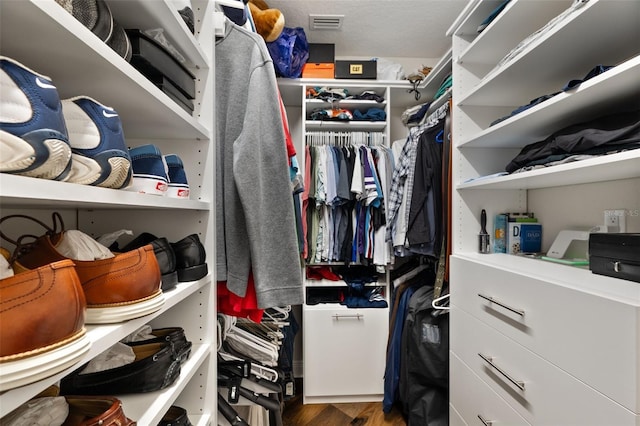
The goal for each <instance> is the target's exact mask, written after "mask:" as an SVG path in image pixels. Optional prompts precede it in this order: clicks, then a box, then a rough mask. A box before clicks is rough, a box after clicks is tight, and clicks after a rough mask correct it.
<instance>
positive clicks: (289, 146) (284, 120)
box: [278, 91, 296, 165]
mask: <svg viewBox="0 0 640 426" xmlns="http://www.w3.org/2000/svg"><path fill="white" fill-rule="evenodd" d="M278 100H279V101H280V117H281V118H282V127H283V128H284V139H285V143H286V144H287V157H289V165H291V157H293V156H294V155H296V147H295V146H293V139H292V138H291V131H290V130H289V120H288V119H287V110H286V109H285V107H284V102H283V101H282V96H281V95H280V91H278Z"/></svg>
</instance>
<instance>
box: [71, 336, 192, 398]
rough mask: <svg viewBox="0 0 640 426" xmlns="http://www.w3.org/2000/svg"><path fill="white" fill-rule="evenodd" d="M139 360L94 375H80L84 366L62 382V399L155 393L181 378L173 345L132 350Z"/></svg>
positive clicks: (178, 362) (149, 346) (152, 345)
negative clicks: (65, 397)
mask: <svg viewBox="0 0 640 426" xmlns="http://www.w3.org/2000/svg"><path fill="white" fill-rule="evenodd" d="M132 349H133V351H134V353H135V355H136V359H135V361H134V362H132V363H131V364H127V365H123V366H120V367H116V368H111V369H108V370H103V371H98V372H95V373H87V374H81V372H82V370H83V369H84V366H82V367H81V368H79V369H78V370H76V371H74V372H73V373H71V374H69V375H68V376H66V377H64V378H63V379H62V380H61V381H60V393H61V394H62V395H121V394H132V393H144V392H153V391H156V390H159V389H164V388H166V387H168V386H171V385H172V384H173V383H174V382H175V381H176V379H177V378H178V377H179V376H180V361H179V360H178V357H177V356H176V354H175V353H174V350H173V345H171V344H169V343H167V342H162V343H150V344H146V345H138V346H132Z"/></svg>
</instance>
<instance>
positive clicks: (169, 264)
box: [109, 232, 209, 291]
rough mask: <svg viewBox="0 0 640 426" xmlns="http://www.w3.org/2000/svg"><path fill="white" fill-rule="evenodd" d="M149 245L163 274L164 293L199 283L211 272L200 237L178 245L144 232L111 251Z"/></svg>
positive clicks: (116, 244) (179, 242) (186, 240)
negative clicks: (178, 284) (184, 283)
mask: <svg viewBox="0 0 640 426" xmlns="http://www.w3.org/2000/svg"><path fill="white" fill-rule="evenodd" d="M147 244H151V245H152V246H153V247H154V252H155V254H156V258H157V259H158V264H159V266H160V272H161V273H162V291H167V290H170V289H172V288H174V287H175V286H176V284H177V283H179V282H181V283H182V282H187V281H197V280H199V279H201V278H204V277H205V276H206V275H207V273H208V272H209V271H208V267H207V263H206V261H207V255H206V252H205V249H204V245H203V244H202V242H201V241H200V238H199V237H198V235H197V234H191V235H187V236H186V237H184V238H182V239H181V240H179V241H177V242H175V243H170V242H169V241H168V240H167V239H166V238H165V237H156V236H155V235H153V234H151V233H149V232H143V233H142V234H140V235H138V236H137V237H136V238H134V239H133V240H131V241H130V242H129V243H127V244H126V245H125V246H123V247H122V248H120V247H119V245H118V243H117V242H116V243H113V244H112V245H111V246H110V247H109V248H110V250H111V251H114V252H119V251H122V252H127V251H130V250H134V249H136V248H139V247H142V246H144V245H147Z"/></svg>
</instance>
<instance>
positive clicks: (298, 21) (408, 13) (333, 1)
mask: <svg viewBox="0 0 640 426" xmlns="http://www.w3.org/2000/svg"><path fill="white" fill-rule="evenodd" d="M267 4H268V5H269V7H272V8H277V9H279V10H281V11H282V12H283V14H284V16H285V25H286V26H287V27H302V28H304V31H305V34H306V36H307V39H308V40H309V42H311V43H334V44H335V52H336V56H339V57H381V58H389V57H400V58H401V57H405V58H440V57H441V56H442V55H444V54H445V53H446V52H447V50H448V49H449V47H451V39H450V38H449V37H447V36H446V35H445V33H446V31H447V30H448V29H449V27H450V25H451V24H452V23H453V21H454V20H455V19H456V17H457V16H458V14H459V13H460V12H461V11H462V9H464V7H465V5H466V4H467V0H267ZM310 14H328V15H344V22H343V26H342V29H340V30H337V31H329V30H310V29H309V15H310Z"/></svg>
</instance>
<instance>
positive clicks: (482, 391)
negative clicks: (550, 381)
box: [449, 353, 529, 426]
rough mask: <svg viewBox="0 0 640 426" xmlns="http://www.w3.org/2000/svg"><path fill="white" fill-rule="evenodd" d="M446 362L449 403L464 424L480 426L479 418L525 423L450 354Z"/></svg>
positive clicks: (512, 425)
mask: <svg viewBox="0 0 640 426" xmlns="http://www.w3.org/2000/svg"><path fill="white" fill-rule="evenodd" d="M449 361H450V371H451V375H450V377H451V379H450V384H451V392H450V399H451V400H450V403H451V405H452V406H453V407H454V408H455V411H457V412H458V414H459V416H460V417H461V418H462V419H463V420H464V423H465V424H468V425H477V426H483V421H484V422H485V423H486V424H490V425H491V424H495V425H509V426H518V425H528V424H529V423H527V421H526V420H525V419H523V418H522V416H520V415H519V414H518V413H517V412H516V411H515V410H514V409H513V408H512V407H510V406H509V404H507V403H506V402H505V400H504V399H502V398H500V396H498V394H497V393H495V392H494V391H493V390H491V388H489V386H488V385H487V384H486V383H484V382H483V381H482V380H480V378H479V377H478V376H477V375H476V374H475V373H474V372H473V371H471V369H470V368H469V367H468V366H467V365H465V364H464V363H463V362H462V361H461V360H460V358H458V357H457V356H456V355H455V354H454V353H451V356H450V358H449ZM450 412H451V410H450Z"/></svg>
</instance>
